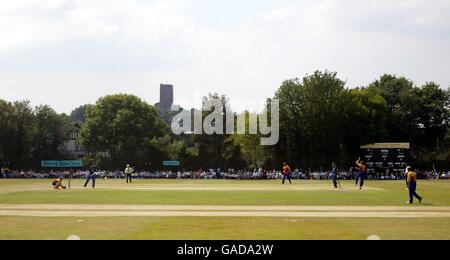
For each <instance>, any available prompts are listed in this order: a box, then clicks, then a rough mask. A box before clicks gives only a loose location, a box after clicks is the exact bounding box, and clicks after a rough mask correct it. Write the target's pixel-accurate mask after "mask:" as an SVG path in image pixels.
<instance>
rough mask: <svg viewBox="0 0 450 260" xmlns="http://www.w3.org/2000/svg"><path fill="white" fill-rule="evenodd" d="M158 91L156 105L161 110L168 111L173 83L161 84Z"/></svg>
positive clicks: (171, 99)
mask: <svg viewBox="0 0 450 260" xmlns="http://www.w3.org/2000/svg"><path fill="white" fill-rule="evenodd" d="M159 93H160V94H159V95H160V96H159V103H157V104H156V107H157V108H158V109H160V110H163V111H170V109H171V108H172V104H173V85H166V84H161V85H160V90H159Z"/></svg>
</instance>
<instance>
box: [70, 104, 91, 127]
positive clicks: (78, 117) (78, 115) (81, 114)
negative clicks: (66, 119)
mask: <svg viewBox="0 0 450 260" xmlns="http://www.w3.org/2000/svg"><path fill="white" fill-rule="evenodd" d="M89 106H90V105H83V106H79V107H77V108H75V109H74V110H73V111H72V112H71V113H70V118H71V119H72V121H74V122H82V123H84V121H85V114H86V110H87V108H88V107H89Z"/></svg>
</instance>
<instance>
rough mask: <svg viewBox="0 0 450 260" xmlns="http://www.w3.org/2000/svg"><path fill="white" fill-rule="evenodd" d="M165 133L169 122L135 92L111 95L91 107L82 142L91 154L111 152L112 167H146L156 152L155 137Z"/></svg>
mask: <svg viewBox="0 0 450 260" xmlns="http://www.w3.org/2000/svg"><path fill="white" fill-rule="evenodd" d="M166 134H168V129H167V126H166V124H165V123H164V122H163V121H162V120H161V119H160V118H159V116H158V114H157V112H156V110H155V108H154V107H153V106H151V105H149V104H147V103H145V102H143V101H142V100H141V99H139V98H138V97H135V96H132V95H123V94H121V95H111V96H106V97H103V98H100V99H99V100H98V101H97V102H96V104H95V105H93V106H90V107H88V109H87V111H86V121H85V124H84V125H83V127H82V129H81V143H82V145H83V146H84V147H85V148H86V149H87V150H88V151H89V152H90V153H91V154H96V153H99V152H107V153H109V155H110V160H109V163H108V166H109V167H114V168H118V169H120V168H121V167H123V165H125V164H127V163H134V164H135V165H137V166H138V167H144V166H145V165H144V164H145V163H147V162H149V161H152V159H151V157H152V155H153V154H152V153H153V152H155V147H154V146H152V145H151V144H152V140H153V139H154V138H160V137H163V136H164V135H166ZM158 150H160V149H158ZM102 161H103V162H105V161H106V160H105V159H103V160H102ZM154 163H155V164H156V162H154Z"/></svg>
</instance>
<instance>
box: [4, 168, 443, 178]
mask: <svg viewBox="0 0 450 260" xmlns="http://www.w3.org/2000/svg"><path fill="white" fill-rule="evenodd" d="M330 174H331V172H329V171H303V170H299V169H295V170H293V171H292V172H291V178H292V179H300V180H328V179H330ZM355 174H356V171H353V170H352V169H351V170H349V171H339V173H338V176H339V179H341V180H351V179H354V178H355V177H356V175H355ZM86 175H87V171H82V170H52V171H39V172H36V171H32V170H28V171H24V170H20V171H19V170H10V169H7V168H1V173H0V178H3V179H5V178H7V179H48V178H59V177H63V178H73V179H83V178H85V177H86ZM96 175H97V177H98V178H102V179H121V178H125V174H124V172H123V171H122V170H116V171H101V170H99V171H98V172H97V173H96ZM418 175H419V178H420V179H428V180H439V179H450V171H449V172H448V173H436V172H434V171H423V172H421V171H419V172H418ZM282 177H283V174H282V172H281V171H278V170H271V171H266V170H263V169H257V170H235V169H227V170H221V169H210V170H206V171H205V170H197V171H187V170H185V171H153V172H150V171H136V172H135V173H133V178H137V179H235V180H275V179H281V178H282ZM368 178H369V179H372V180H401V179H403V175H402V174H397V175H395V174H380V173H379V174H369V175H368Z"/></svg>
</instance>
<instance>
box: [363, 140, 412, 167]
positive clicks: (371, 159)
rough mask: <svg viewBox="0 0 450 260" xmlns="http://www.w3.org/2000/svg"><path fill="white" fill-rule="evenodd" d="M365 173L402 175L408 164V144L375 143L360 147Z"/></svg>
mask: <svg viewBox="0 0 450 260" xmlns="http://www.w3.org/2000/svg"><path fill="white" fill-rule="evenodd" d="M361 150H362V152H363V154H364V156H363V157H364V161H365V162H366V164H367V173H369V174H380V173H383V174H384V173H389V174H394V175H400V174H403V172H404V171H405V169H406V167H407V166H408V164H409V160H410V156H409V151H410V144H409V143H377V144H370V145H364V146H361Z"/></svg>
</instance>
